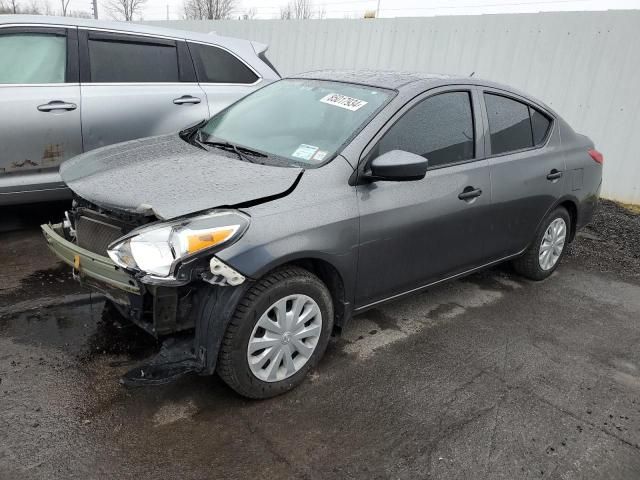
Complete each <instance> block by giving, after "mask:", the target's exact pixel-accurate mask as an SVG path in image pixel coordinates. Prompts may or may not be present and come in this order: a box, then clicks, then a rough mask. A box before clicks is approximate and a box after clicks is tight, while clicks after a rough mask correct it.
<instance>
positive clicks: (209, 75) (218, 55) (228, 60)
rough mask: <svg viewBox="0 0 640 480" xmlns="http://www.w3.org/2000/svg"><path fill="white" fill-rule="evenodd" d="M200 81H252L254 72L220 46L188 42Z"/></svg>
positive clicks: (254, 79) (254, 78)
mask: <svg viewBox="0 0 640 480" xmlns="http://www.w3.org/2000/svg"><path fill="white" fill-rule="evenodd" d="M189 50H191V55H193V60H194V62H195V64H196V70H197V71H198V79H199V80H200V82H201V83H254V82H255V81H256V80H258V77H257V75H256V74H255V73H253V72H252V71H251V69H250V68H249V67H247V66H246V65H245V64H244V63H242V62H241V61H240V60H238V59H237V58H236V57H235V56H233V55H232V54H230V53H229V52H227V51H226V50H223V49H222V48H217V47H211V46H208V45H202V44H199V43H189Z"/></svg>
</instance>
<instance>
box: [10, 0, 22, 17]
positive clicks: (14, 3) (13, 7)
mask: <svg viewBox="0 0 640 480" xmlns="http://www.w3.org/2000/svg"><path fill="white" fill-rule="evenodd" d="M9 7H10V8H11V11H12V12H13V13H14V14H16V13H18V12H19V11H20V7H19V6H18V0H10V1H9Z"/></svg>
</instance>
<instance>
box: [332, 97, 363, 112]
mask: <svg viewBox="0 0 640 480" xmlns="http://www.w3.org/2000/svg"><path fill="white" fill-rule="evenodd" d="M320 101H321V102H322V103H326V104H328V105H334V106H336V107H340V108H346V109H347V110H351V111H352V112H355V111H356V110H358V109H360V108H362V107H364V106H365V105H366V104H367V102H365V101H364V100H359V99H357V98H353V97H347V96H346V95H341V94H339V93H330V94H329V95H327V96H325V97H323V98H321V99H320Z"/></svg>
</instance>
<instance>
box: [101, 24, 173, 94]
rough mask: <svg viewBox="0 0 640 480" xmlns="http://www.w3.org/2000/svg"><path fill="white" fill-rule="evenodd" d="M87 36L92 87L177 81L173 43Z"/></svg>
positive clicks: (135, 38) (121, 37) (133, 38)
mask: <svg viewBox="0 0 640 480" xmlns="http://www.w3.org/2000/svg"><path fill="white" fill-rule="evenodd" d="M124 37H125V36H122V35H121V36H112V37H110V36H108V35H103V34H93V33H92V34H90V36H89V64H90V69H91V81H92V82H94V83H156V82H164V83H174V82H179V81H180V73H179V68H178V52H177V48H176V45H175V42H172V41H166V42H157V43H155V42H154V41H153V39H147V38H140V39H138V38H137V37H132V38H131V39H128V38H124Z"/></svg>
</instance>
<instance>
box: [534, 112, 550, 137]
mask: <svg viewBox="0 0 640 480" xmlns="http://www.w3.org/2000/svg"><path fill="white" fill-rule="evenodd" d="M530 110H531V127H532V128H533V144H534V145H536V146H537V145H540V144H541V143H542V141H543V140H544V139H545V137H546V136H547V131H548V130H549V127H550V126H551V120H550V119H549V117H547V116H546V115H545V114H544V113H541V112H539V111H538V110H536V109H535V108H530Z"/></svg>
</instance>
